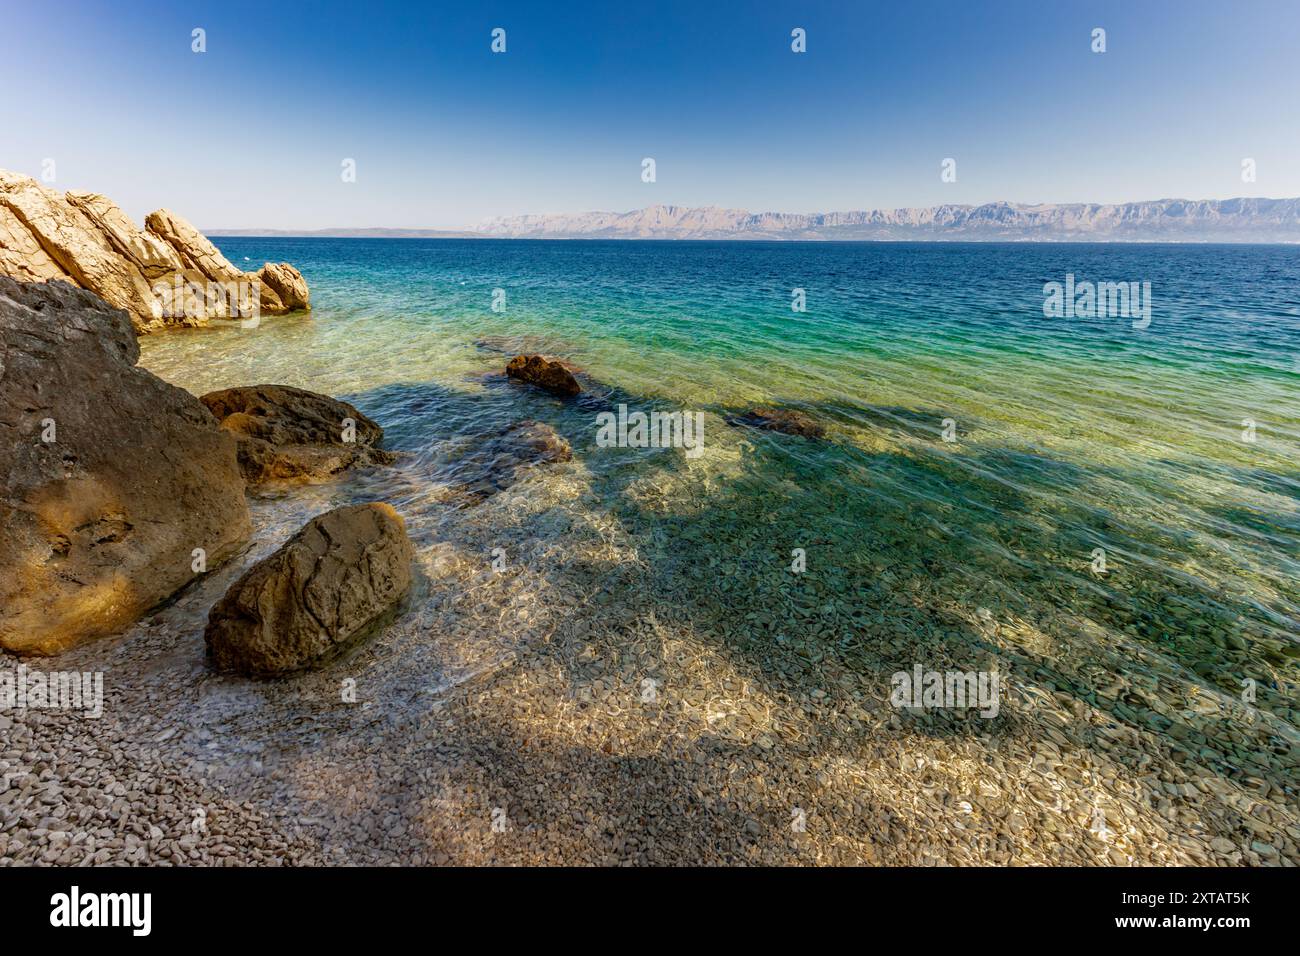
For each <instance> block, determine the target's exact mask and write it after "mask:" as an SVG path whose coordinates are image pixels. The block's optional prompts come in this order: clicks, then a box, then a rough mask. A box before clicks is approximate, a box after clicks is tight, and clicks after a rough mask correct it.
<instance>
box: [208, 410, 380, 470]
mask: <svg viewBox="0 0 1300 956" xmlns="http://www.w3.org/2000/svg"><path fill="white" fill-rule="evenodd" d="M199 401H201V402H202V403H203V404H204V405H206V406H207V408H208V411H210V412H212V414H213V415H214V416H215V417H216V419H217V421H218V422H220V423H221V427H222V428H223V429H225V430H226V431H228V432H230V433H231V434H233V435H234V436H235V437H236V438H237V439H238V440H239V466H240V468H241V469H243V472H244V478H245V479H246V480H247V481H248V482H249V484H254V485H259V484H265V483H267V482H282V481H283V482H313V481H325V480H327V479H329V478H332V477H333V476H335V475H337V474H339V473H340V472H342V471H346V470H347V469H349V468H352V467H355V466H358V465H389V464H392V463H393V461H394V460H396V456H395V455H393V453H392V452H387V451H384V450H383V449H382V448H380V447H379V446H380V444H381V443H382V442H383V440H384V430H383V429H382V428H380V427H379V425H377V424H376V423H375V422H374V421H372V420H371V419H370V418H367V417H366V416H365V415H363V414H362V413H361V412H360V411H358V410H357V409H356V408H355V407H354V406H352V405H349V404H348V403H347V402H341V401H339V400H338V399H335V398H330V397H329V396H328V395H320V394H318V393H316V392H309V391H307V390H306V389H302V388H291V387H290V386H288V385H249V386H244V387H240V388H226V389H222V390H221V391H217V392H209V393H208V394H206V395H204V396H203V397H202V398H201V399H199Z"/></svg>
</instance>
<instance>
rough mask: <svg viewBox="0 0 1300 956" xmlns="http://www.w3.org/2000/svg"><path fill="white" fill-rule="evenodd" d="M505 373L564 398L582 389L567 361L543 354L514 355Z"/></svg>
mask: <svg viewBox="0 0 1300 956" xmlns="http://www.w3.org/2000/svg"><path fill="white" fill-rule="evenodd" d="M506 374H507V375H508V376H510V377H511V378H516V379H518V380H519V381H521V382H526V383H527V384H529V385H536V386H537V387H538V388H541V389H544V390H546V391H548V392H550V393H551V394H552V395H560V396H563V397H565V398H568V397H571V396H574V395H577V394H579V393H580V392H581V391H582V386H581V385H579V384H578V380H577V379H576V378H574V377H573V372H572V371H570V366H569V365H568V363H567V362H563V361H560V360H559V359H553V358H549V357H547V356H545V355H516V356H515V357H514V358H512V359H511V360H510V364H509V365H507V366H506Z"/></svg>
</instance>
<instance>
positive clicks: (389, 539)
mask: <svg viewBox="0 0 1300 956" xmlns="http://www.w3.org/2000/svg"><path fill="white" fill-rule="evenodd" d="M414 556H415V551H414V549H413V548H412V547H411V541H410V539H409V538H408V537H407V536H406V524H405V522H403V521H402V518H401V516H400V515H399V514H398V513H397V512H396V511H394V510H393V509H392V507H391V506H390V505H387V504H383V503H382V502H375V503H373V504H365V505H351V506H348V507H344V508H336V509H334V510H333V511H327V512H326V513H325V514H323V515H318V516H316V517H315V518H313V519H312V520H311V521H309V522H307V524H306V525H304V526H303V528H302V530H301V531H299V532H298V533H297V534H296V535H294V536H293V537H292V538H291V539H289V541H287V542H285V544H284V545H283V546H282V547H281V548H280V549H279V550H278V551H276V552H275V553H274V554H272V555H270V556H268V557H266V558H264V559H263V560H261V561H259V562H258V563H257V564H255V565H253V566H252V567H251V568H249V569H248V570H247V571H245V572H244V574H243V576H242V577H240V579H239V580H238V581H236V582H235V583H234V584H233V585H231V587H230V590H229V591H227V592H226V595H225V597H223V598H222V599H221V600H220V601H218V602H217V603H216V605H215V606H214V607H213V608H212V610H211V611H210V612H209V614H208V626H207V629H206V630H205V631H204V634H203V639H204V641H205V642H206V643H207V647H208V654H209V657H210V658H211V660H212V663H213V665H214V666H216V667H217V668H218V669H220V670H223V671H235V672H238V673H241V674H248V675H251V676H264V677H269V676H274V675H276V674H287V673H291V672H293V671H297V670H302V669H304V668H307V667H311V666H313V665H316V664H320V663H323V662H325V661H326V660H328V659H329V658H330V657H333V656H334V655H336V654H337V653H339V652H341V651H343V650H345V649H346V648H348V647H349V646H351V645H352V644H354V643H355V642H356V641H358V640H359V639H360V638H362V637H364V636H366V634H367V633H368V632H370V631H372V630H373V626H374V625H376V624H378V623H379V621H380V620H381V619H382V618H383V617H384V616H385V615H386V614H387V612H389V611H390V610H392V609H393V608H394V607H395V605H396V604H397V602H398V601H399V600H400V599H401V597H402V596H403V595H404V594H405V593H406V591H407V590H408V589H409V588H410V586H411V562H412V560H413V558H414Z"/></svg>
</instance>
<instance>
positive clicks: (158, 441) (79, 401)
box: [0, 207, 251, 654]
mask: <svg viewBox="0 0 1300 956" xmlns="http://www.w3.org/2000/svg"><path fill="white" fill-rule="evenodd" d="M0 208H3V207H0ZM139 354H140V352H139V347H138V345H137V343H136V337H135V334H134V332H133V331H132V328H131V320H130V318H129V316H128V315H127V314H126V313H125V312H123V311H120V310H117V309H113V308H110V307H109V306H108V305H106V304H105V303H104V302H102V301H101V300H99V299H98V298H96V297H95V296H94V295H92V294H91V293H89V292H87V291H85V290H83V289H77V288H74V287H73V286H71V285H69V284H67V283H64V282H59V281H55V282H48V283H34V284H22V283H18V282H15V281H13V280H12V279H8V278H5V277H0V647H4V648H6V649H8V650H10V651H16V652H19V653H24V654H53V653H56V652H58V651H61V650H64V649H66V648H68V647H71V646H72V645H74V644H77V643H78V642H80V641H83V640H85V639H88V638H92V637H97V636H101V635H106V634H112V633H114V632H116V631H119V630H121V629H122V628H124V627H126V626H128V625H130V624H131V623H133V622H134V621H135V620H136V619H137V618H139V617H140V616H141V615H143V614H144V613H145V612H147V611H148V610H149V609H150V608H152V607H154V606H155V605H157V604H159V603H160V602H162V601H164V600H166V599H167V598H168V597H170V596H171V595H172V594H174V593H175V592H176V591H177V590H179V589H180V588H182V587H184V586H185V585H186V584H188V583H189V582H190V581H192V580H194V578H195V577H197V576H198V575H199V574H201V573H202V572H203V570H205V569H209V568H212V567H214V566H215V565H217V564H218V563H220V562H221V561H222V560H224V559H225V558H226V557H228V556H229V555H230V554H231V553H233V552H234V551H235V550H236V549H237V548H238V547H239V545H240V544H241V542H243V540H244V539H245V538H246V537H247V536H248V534H249V532H250V530H251V519H250V516H249V509H248V502H247V500H246V499H245V497H244V481H243V478H242V477H241V476H240V473H239V465H238V463H237V461H236V456H235V441H234V439H233V438H232V437H231V436H230V435H229V434H228V433H226V432H223V431H222V430H221V429H219V428H218V427H217V425H216V422H214V421H213V419H212V416H211V415H210V414H209V413H208V411H207V410H206V409H205V408H204V407H203V405H202V404H201V403H200V402H199V401H198V399H196V398H194V397H193V396H192V395H190V393H189V392H187V391H185V390H184V389H180V388H175V387H173V386H171V385H168V384H167V383H166V382H164V381H162V380H161V379H159V378H157V377H156V376H154V375H151V374H150V373H149V372H146V371H144V370H143V369H140V368H137V367H136V361H137V359H138V358H139Z"/></svg>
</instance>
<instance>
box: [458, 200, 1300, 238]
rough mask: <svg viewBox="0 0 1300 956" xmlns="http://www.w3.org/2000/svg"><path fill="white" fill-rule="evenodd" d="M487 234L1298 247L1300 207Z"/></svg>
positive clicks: (491, 225)
mask: <svg viewBox="0 0 1300 956" xmlns="http://www.w3.org/2000/svg"><path fill="white" fill-rule="evenodd" d="M478 231H479V232H480V233H481V234H483V235H487V236H508V237H512V238H520V239H523V238H535V239H569V238H573V239H577V238H581V239H913V240H917V239H920V240H924V239H930V240H943V239H948V240H954V239H961V240H1000V241H1006V240H1034V241H1074V242H1077V241H1102V240H1105V241H1139V242H1142V241H1145V242H1163V241H1174V242H1300V199H1203V200H1186V199H1158V200H1154V201H1150V202H1133V203H1118V204H1114V205H1111V204H1102V203H1066V204H1061V205H1046V204H1044V205H1023V204H1020V203H1009V202H995V203H986V204H985V205H982V206H956V205H944V206H932V207H930V208H928V209H871V210H864V211H858V212H827V213H809V214H799V213H780V212H762V213H751V212H747V211H746V210H744V209H720V208H717V207H715V206H706V207H702V208H689V207H685V206H649V207H647V208H645V209H638V210H636V211H634V212H625V213H613V212H592V213H582V214H579V215H560V216H514V217H511V218H507V219H492V220H489V221H487V222H485V223H483V225H482V226H480V227H479V230H478Z"/></svg>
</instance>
